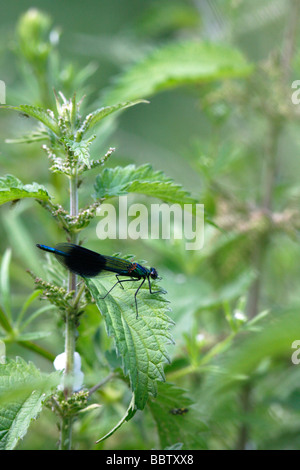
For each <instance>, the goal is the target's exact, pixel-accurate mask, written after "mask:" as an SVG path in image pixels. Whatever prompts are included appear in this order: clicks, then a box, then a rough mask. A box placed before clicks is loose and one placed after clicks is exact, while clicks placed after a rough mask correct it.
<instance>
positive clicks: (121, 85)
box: [104, 41, 252, 103]
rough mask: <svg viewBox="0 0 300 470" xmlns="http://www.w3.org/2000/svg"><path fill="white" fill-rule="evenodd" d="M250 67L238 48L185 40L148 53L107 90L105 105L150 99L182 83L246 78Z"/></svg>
mask: <svg viewBox="0 0 300 470" xmlns="http://www.w3.org/2000/svg"><path fill="white" fill-rule="evenodd" d="M251 71H252V66H251V64H249V62H247V60H246V59H245V57H244V56H243V55H242V54H241V53H240V51H238V50H237V49H233V48H232V47H229V46H227V45H224V44H214V43H208V42H196V41H194V42H191V41H184V42H178V43H175V44H174V43H172V44H167V45H165V46H163V47H161V48H160V49H157V50H154V51H152V52H150V53H149V54H148V55H147V56H146V57H144V58H143V59H141V60H140V61H139V62H137V63H136V64H135V65H133V66H132V67H131V68H130V69H128V70H127V71H126V72H125V73H124V74H123V75H121V76H120V78H119V79H118V80H116V81H115V84H114V85H113V86H112V87H111V88H110V89H109V90H108V91H107V93H106V94H105V96H104V102H105V103H114V102H117V101H123V100H132V99H135V98H138V97H140V96H143V97H149V96H151V95H152V94H154V93H155V92H157V91H160V90H166V89H169V88H174V87H176V86H179V85H184V84H192V83H194V84H199V83H203V82H207V81H213V80H220V79H224V78H237V77H244V76H248V75H249V74H250V73H251Z"/></svg>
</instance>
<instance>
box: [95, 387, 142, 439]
mask: <svg viewBox="0 0 300 470" xmlns="http://www.w3.org/2000/svg"><path fill="white" fill-rule="evenodd" d="M135 413H136V408H135V398H134V394H133V396H132V399H131V402H130V404H129V407H128V408H127V410H126V413H125V414H124V416H123V417H122V418H121V419H120V421H119V422H118V423H117V424H116V425H115V426H114V427H113V428H112V429H111V430H110V431H109V432H108V433H106V434H105V436H103V437H100V439H98V440H97V441H96V444H98V443H99V442H101V441H104V440H105V439H107V438H108V437H110V436H112V435H113V434H114V433H115V432H116V431H117V430H118V429H119V428H120V427H121V426H122V424H124V423H125V421H129V420H130V419H131V418H133V417H134V415H135Z"/></svg>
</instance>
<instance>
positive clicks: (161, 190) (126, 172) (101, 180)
mask: <svg viewBox="0 0 300 470" xmlns="http://www.w3.org/2000/svg"><path fill="white" fill-rule="evenodd" d="M95 190H96V193H95V197H96V198H97V199H107V198H109V197H114V196H123V195H125V194H128V193H139V194H145V195H147V196H153V197H157V198H159V199H162V200H163V201H166V202H170V203H179V204H183V203H186V204H188V203H193V202H195V200H194V199H193V198H192V197H191V196H190V194H189V193H188V192H187V191H185V190H184V189H183V188H182V186H181V185H179V184H176V183H174V181H173V180H172V179H171V178H168V177H167V176H166V175H165V174H164V173H163V172H162V171H155V170H153V168H152V166H151V165H149V164H146V165H142V166H140V167H136V166H135V165H128V166H126V167H115V168H105V169H104V170H103V171H102V173H100V175H98V176H97V178H96V183H95Z"/></svg>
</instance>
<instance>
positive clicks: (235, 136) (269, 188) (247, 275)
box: [0, 0, 300, 449]
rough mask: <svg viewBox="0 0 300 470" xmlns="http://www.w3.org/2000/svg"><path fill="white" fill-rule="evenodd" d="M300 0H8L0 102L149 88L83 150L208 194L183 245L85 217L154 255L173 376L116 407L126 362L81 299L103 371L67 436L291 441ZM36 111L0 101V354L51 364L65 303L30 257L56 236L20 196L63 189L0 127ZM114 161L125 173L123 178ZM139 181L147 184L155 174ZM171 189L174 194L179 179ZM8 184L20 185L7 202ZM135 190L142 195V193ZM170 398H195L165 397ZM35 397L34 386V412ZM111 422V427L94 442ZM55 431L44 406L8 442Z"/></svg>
mask: <svg viewBox="0 0 300 470" xmlns="http://www.w3.org/2000/svg"><path fill="white" fill-rule="evenodd" d="M125 3H126V5H125ZM299 3H300V2H299V0H291V1H289V2H286V1H284V0H279V1H278V0H266V1H265V2H263V3H262V2H259V1H258V0H254V1H252V2H246V1H243V0H226V1H224V0H213V1H200V0H194V1H188V2H186V1H179V0H177V1H176V2H172V5H171V4H170V2H168V1H158V0H157V1H154V2H153V1H150V0H147V1H145V2H138V1H137V0H130V1H129V2H124V4H123V3H122V2H109V1H103V2H95V1H94V2H90V8H89V10H88V11H85V14H84V15H83V14H82V4H79V2H72V5H71V4H70V5H69V4H66V3H65V2H58V1H57V0H55V1H52V2H50V1H46V2H44V4H43V8H44V10H45V13H43V14H42V13H41V12H37V11H36V10H29V11H28V8H29V7H30V4H29V2H28V1H25V0H23V1H20V2H18V4H16V3H15V4H13V3H12V4H10V5H7V7H6V9H5V10H6V11H5V12H3V15H4V16H3V24H2V25H1V28H0V38H1V42H0V44H1V46H0V64H1V71H2V72H1V73H2V75H1V77H0V78H1V79H2V80H4V81H5V83H6V86H7V90H6V91H7V100H6V101H7V103H8V104H10V105H12V106H17V105H19V104H20V103H24V104H28V105H31V106H46V107H49V108H53V106H54V105H55V97H54V94H53V93H52V90H53V88H54V89H55V90H56V91H57V92H58V91H61V92H63V93H64V94H65V96H67V97H70V98H71V96H73V93H74V92H76V96H77V98H78V99H79V100H80V99H81V98H82V97H83V96H84V95H86V98H84V100H83V102H82V106H83V109H84V112H87V113H88V112H91V110H94V109H96V108H100V107H101V106H103V105H113V104H115V103H118V102H121V101H124V100H128V99H129V100H131V99H136V98H138V99H147V98H148V97H150V98H149V99H151V104H150V105H147V106H138V107H134V108H132V109H130V110H128V111H127V112H126V114H124V115H121V116H118V120H116V119H114V118H107V120H106V121H105V123H103V124H101V127H100V132H99V135H100V137H98V138H96V139H95V140H94V141H93V142H92V143H91V142H88V143H87V145H89V144H90V143H91V152H92V154H93V156H95V161H98V159H99V158H102V156H103V155H104V153H105V152H106V151H107V148H108V147H111V148H113V147H115V148H116V151H115V152H114V154H113V156H112V158H111V159H110V160H109V161H108V162H107V163H106V165H107V166H108V168H107V169H106V170H105V173H102V175H101V177H102V178H103V175H105V177H106V180H107V181H108V182H109V184H110V187H111V189H112V191H117V190H120V191H121V192H124V191H125V192H129V193H130V188H132V187H135V186H134V185H136V186H137V187H142V186H143V183H144V182H143V179H137V178H136V179H134V178H131V179H130V169H132V168H133V165H137V167H136V168H137V173H136V175H137V176H138V175H139V174H141V175H143V174H144V173H145V172H146V171H148V172H150V173H151V174H156V172H158V173H159V174H160V175H161V178H162V184H167V183H168V181H169V178H170V179H172V181H173V180H174V181H176V183H178V184H179V185H182V186H183V187H184V188H186V189H188V190H189V191H190V192H191V193H192V197H193V200H197V201H199V202H200V203H203V204H204V205H205V215H206V218H207V223H206V224H205V243H204V247H203V249H201V250H199V251H187V250H186V249H185V243H184V241H181V240H170V241H169V240H134V241H133V240H126V241H124V240H105V241H101V243H100V242H99V240H98V239H97V236H96V225H97V220H95V219H94V220H92V221H91V222H90V223H89V225H88V226H87V227H86V228H85V232H84V243H85V244H87V243H88V245H89V247H91V248H92V249H95V251H98V252H103V253H114V252H116V251H118V252H123V253H128V252H133V253H135V255H136V256H138V257H140V258H142V257H145V258H147V260H150V259H151V264H152V265H153V266H156V267H157V268H158V269H159V273H160V275H161V276H162V277H163V284H164V287H165V288H166V289H167V291H168V299H169V300H170V301H171V304H170V306H171V309H172V312H170V317H171V318H172V320H174V321H175V323H176V324H175V326H174V327H173V328H172V334H173V337H174V339H175V345H171V346H169V347H168V354H169V356H170V357H171V363H170V364H168V365H166V366H165V375H166V379H167V384H159V394H158V397H157V399H156V400H155V399H153V400H152V398H151V400H150V402H149V409H146V410H145V412H143V413H142V412H140V411H138V412H137V413H136V414H135V416H134V417H133V418H132V419H130V421H129V422H126V418H127V417H128V416H130V417H131V415H130V409H128V404H129V403H130V393H129V390H128V387H127V385H126V379H125V378H124V377H123V375H122V371H121V364H120V362H119V358H118V357H117V356H116V355H115V352H114V347H113V344H112V340H111V338H109V337H108V336H107V334H106V331H105V326H104V321H103V319H102V318H101V317H100V316H99V313H98V312H97V310H96V307H95V305H89V307H88V308H87V309H86V312H85V314H84V315H82V317H81V320H80V326H79V339H78V343H77V351H78V352H79V353H80V354H81V356H82V370H83V371H84V373H85V385H86V386H87V387H89V388H90V387H93V386H94V385H95V384H96V383H99V382H101V381H103V382H104V383H103V386H102V387H99V389H98V390H97V391H96V392H95V393H94V394H93V396H94V397H95V398H94V400H95V402H97V403H100V404H101V405H103V406H101V407H100V408H95V409H93V410H92V411H91V412H87V413H81V414H80V418H79V419H78V420H77V421H76V423H75V428H74V441H76V446H77V448H81V449H91V448H95V449H102V448H103V449H149V448H161V446H165V447H170V446H172V445H179V444H178V443H179V442H181V443H183V448H197V446H198V448H208V449H299V448H300V442H299V437H298V436H299V432H298V430H299V426H300V425H299V423H300V414H299V416H298V413H300V407H299V400H300V389H299V383H300V368H299V366H298V365H297V364H294V363H293V362H292V361H291V356H292V353H293V352H294V350H293V348H292V344H293V342H294V341H295V340H297V339H300V331H299V332H298V329H299V327H298V323H297V318H298V312H299V308H300V295H299V287H298V285H299V280H300V268H299V262H298V259H299V257H300V248H299V235H298V228H299V209H298V208H299V194H300V190H299V189H300V186H299V181H298V179H299V178H298V174H299V159H298V151H299V150H298V148H299V136H298V120H299V109H298V107H297V106H295V105H293V104H292V102H291V94H292V89H291V83H292V80H294V79H297V78H299V70H300V68H299V63H300V62H299V54H298V53H297V47H298V43H299V9H300V5H299ZM150 6H151V8H150ZM38 15H42V21H39V22H38V26H37V27H36V33H35V36H34V37H31V39H30V40H29V39H28V37H27V35H28V29H27V28H28V25H29V23H30V28H31V30H32V27H33V26H34V25H35V24H36V23H35V22H36V19H37V16H38ZM4 25H6V26H4ZM35 41H36V42H37V43H38V45H39V47H37V46H36V42H35ZM295 51H296V52H295ZM201 60H202V62H201ZM43 61H44V66H43V67H40V65H41V63H43ZM37 64H38V65H37ZM33 121H34V120H33V119H32V118H31V117H28V116H27V113H26V112H25V111H23V112H22V113H19V114H18V113H8V112H7V111H2V110H1V113H0V122H1V142H0V169H1V175H0V176H1V180H0V199H1V187H2V186H1V185H2V183H3V182H4V184H5V187H6V188H7V177H6V175H7V174H8V175H14V176H13V177H12V176H11V177H9V182H10V183H9V184H10V188H11V189H10V191H6V193H5V194H3V197H4V198H7V199H3V202H4V201H5V200H7V201H12V203H11V202H9V203H7V204H5V205H4V206H2V207H1V213H0V217H1V229H2V236H1V241H0V248H1V273H0V274H1V275H0V310H1V311H2V310H3V311H5V312H8V313H9V319H10V320H11V322H9V323H8V324H6V323H5V316H3V315H0V326H1V333H2V329H3V330H4V331H6V332H7V333H8V339H7V341H6V354H7V356H8V357H9V358H14V357H15V356H21V357H22V358H23V359H24V360H25V361H26V363H28V362H30V361H32V362H33V363H34V364H35V366H36V368H39V369H41V370H42V371H43V372H48V373H51V372H52V371H53V366H52V363H51V360H52V359H53V358H54V357H55V356H56V355H57V354H59V353H60V352H61V351H62V350H63V347H64V346H63V343H64V338H63V337H62V333H61V331H62V329H61V318H59V317H58V315H57V314H56V312H55V310H54V309H53V308H51V305H50V304H46V303H43V304H40V303H39V301H38V299H37V295H36V292H34V294H33V293H32V287H33V282H32V279H31V277H30V276H29V275H28V273H26V270H28V269H30V270H33V271H34V272H35V273H37V274H38V275H43V274H45V272H48V271H49V265H48V266H43V265H42V258H41V256H40V255H39V253H36V251H37V250H36V249H35V244H36V243H47V244H49V245H52V244H55V243H57V242H58V241H63V239H64V235H63V233H62V232H61V230H60V229H59V228H58V227H57V225H56V224H55V223H54V221H53V219H52V218H51V216H50V214H49V212H47V211H45V210H43V207H42V205H38V204H36V203H35V202H34V201H33V199H32V198H35V197H36V196H35V194H37V193H38V194H39V195H40V196H43V197H45V198H47V194H51V195H52V196H53V197H54V198H55V199H54V203H59V204H62V206H64V205H65V204H67V202H68V194H67V191H66V188H65V186H64V183H63V179H62V177H61V175H60V174H59V173H55V174H51V176H50V179H49V177H48V173H47V165H48V162H47V161H46V159H45V153H44V152H43V151H42V149H41V148H40V146H41V143H40V141H39V139H37V138H36V140H35V139H34V138H33V141H34V143H31V144H30V145H28V144H27V143H25V142H22V143H19V144H18V145H16V144H15V145H11V144H10V145H8V144H7V143H6V142H5V140H7V139H8V140H12V139H16V137H18V136H23V135H25V134H28V133H29V132H32V133H33V136H34V137H36V136H37V134H36V132H37V130H36V128H35V123H34V122H33ZM38 135H39V137H41V134H38ZM79 150H82V149H79ZM48 156H49V155H48ZM93 158H94V157H93ZM112 161H113V163H111V162H112ZM146 164H147V165H146ZM148 164H149V165H151V167H150V166H148ZM111 165H112V166H114V167H116V165H118V166H119V167H118V169H116V168H114V169H110V168H109V167H110V166H111ZM114 171H115V172H117V173H118V174H119V175H121V176H122V175H123V180H122V184H120V185H119V186H118V187H116V186H115V185H114V179H113V178H114ZM161 172H163V173H161ZM90 175H91V176H89V178H90V179H89V180H88V183H87V184H82V188H80V199H81V201H82V202H83V204H85V203H88V201H89V198H90V197H91V194H94V193H95V191H96V192H97V177H98V178H100V177H99V176H98V170H97V168H95V169H92V170H91V173H90ZM165 175H167V176H165ZM5 182H6V183H5ZM34 182H36V183H34ZM33 183H34V184H33ZM93 184H94V185H95V187H93V188H92V185H93ZM132 185H133V186H132ZM145 186H146V189H147V188H148V189H149V191H150V190H151V181H150V182H149V181H147V182H146V184H145ZM180 187H181V186H180ZM173 191H174V193H175V196H176V193H177V191H176V186H175V188H173ZM17 193H18V194H19V197H21V198H22V197H25V196H26V197H27V198H28V199H26V200H24V201H19V202H18V199H19V197H18V196H17ZM171 193H172V191H171ZM26 194H27V195H26ZM113 194H114V195H116V194H117V193H116V192H113ZM146 194H147V193H146ZM180 194H181V193H179V195H180ZM150 195H151V192H150ZM10 196H11V197H10ZM130 197H131V198H132V199H130V200H131V201H133V202H141V201H142V202H145V199H143V196H142V195H140V194H136V193H133V194H130ZM182 197H185V194H184V193H183V194H182ZM147 203H149V202H147ZM209 221H210V222H211V223H209ZM49 262H51V261H49ZM56 269H57V268H56V265H55V261H53V270H52V271H51V274H52V275H53V276H54V277H55V276H56V278H57V277H58V278H59V279H60V280H61V279H62V278H63V277H61V278H60V277H59V276H60V275H59V272H57V270H56ZM41 305H42V306H41ZM1 320H2V321H1ZM20 324H22V325H24V330H22V331H19V330H18V326H19V325H20ZM12 325H14V327H13V328H11V326H12ZM46 332H47V335H45V333H46ZM17 334H18V335H19V340H18V341H15V339H16V337H17V336H16V335H17ZM17 365H18V363H17V362H16V366H15V367H16V368H17ZM11 367H14V366H13V365H12V366H11ZM32 370H33V369H32ZM116 371H117V373H116ZM33 372H34V375H37V374H38V373H37V372H36V370H35V369H34V370H33ZM107 374H110V375H109V378H110V380H109V381H107V382H106V381H105V380H106V378H107ZM16 380H18V378H17V377H16ZM47 393H48V389H47ZM21 398H22V397H21ZM181 408H188V409H189V411H188V412H187V413H183V414H176V413H175V414H172V413H171V412H170V410H174V409H181ZM39 411H40V402H39V397H37V405H36V408H34V407H33V411H32V416H33V417H35V416H36V413H37V412H39ZM194 411H195V413H194ZM120 421H122V423H124V424H123V425H122V426H121V427H119V429H118V432H116V433H114V434H112V435H111V436H110V437H109V438H108V439H107V440H104V441H103V442H100V443H99V444H98V445H95V444H94V442H95V438H97V437H99V436H104V435H105V434H106V433H109V431H110V430H111V428H112V423H113V424H117V423H119V422H120ZM51 422H53V426H51V425H50V424H49V423H51ZM178 423H180V425H178ZM181 426H182V432H180V427H181ZM168 428H169V429H170V432H168ZM191 428H193V429H195V435H196V432H197V430H199V439H196V437H195V436H193V435H192V434H191V433H190V429H191ZM180 439H182V440H180ZM174 440H176V441H177V442H174ZM56 441H57V432H56V429H55V420H54V418H53V416H52V414H51V413H50V411H49V410H48V409H44V410H43V411H42V413H41V415H40V418H39V420H37V421H36V422H35V423H34V424H33V425H32V427H31V428H30V432H28V434H27V435H26V436H25V438H24V439H23V441H22V442H21V443H20V444H19V448H21V449H46V448H47V449H49V448H55V447H56Z"/></svg>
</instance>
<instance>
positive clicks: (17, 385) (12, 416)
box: [0, 358, 58, 450]
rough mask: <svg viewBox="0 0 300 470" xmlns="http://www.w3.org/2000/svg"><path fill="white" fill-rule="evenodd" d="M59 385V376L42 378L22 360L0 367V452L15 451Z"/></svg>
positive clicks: (52, 375) (30, 365)
mask: <svg viewBox="0 0 300 470" xmlns="http://www.w3.org/2000/svg"><path fill="white" fill-rule="evenodd" d="M57 383H58V374H56V373H55V374H50V375H46V374H41V372H40V371H39V370H38V369H37V368H36V367H35V366H34V365H33V364H32V363H29V364H27V363H26V362H25V361H23V360H22V359H20V358H17V359H16V361H12V360H9V361H8V362H7V363H5V364H0V450H11V449H14V448H15V447H16V445H17V444H18V441H19V440H20V439H22V438H23V437H24V435H25V434H26V432H27V430H28V427H29V425H30V423H31V421H32V420H33V419H35V418H36V417H37V415H38V414H39V412H40V411H41V409H42V405H43V402H44V401H45V400H46V399H47V397H48V396H49V395H50V394H51V393H52V390H53V388H54V386H56V385H57Z"/></svg>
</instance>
